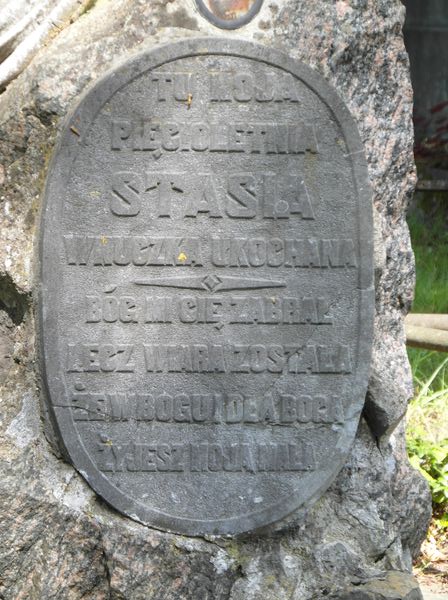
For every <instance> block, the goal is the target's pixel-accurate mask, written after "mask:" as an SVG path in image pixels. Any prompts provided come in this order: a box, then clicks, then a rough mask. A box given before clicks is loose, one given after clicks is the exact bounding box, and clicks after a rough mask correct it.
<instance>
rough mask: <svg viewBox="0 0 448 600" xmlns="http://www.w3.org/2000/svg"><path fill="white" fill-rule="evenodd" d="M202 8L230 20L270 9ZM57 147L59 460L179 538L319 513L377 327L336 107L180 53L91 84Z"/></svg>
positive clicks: (274, 60)
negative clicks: (308, 508)
mask: <svg viewBox="0 0 448 600" xmlns="http://www.w3.org/2000/svg"><path fill="white" fill-rule="evenodd" d="M205 4H206V5H207V7H208V10H209V11H212V10H213V11H214V12H215V16H216V15H217V14H218V12H219V10H221V9H222V11H224V12H223V13H222V15H224V16H222V15H221V17H220V18H221V21H224V22H226V23H232V22H233V21H236V22H237V21H238V19H239V17H240V16H241V15H242V14H245V15H249V14H250V15H252V16H253V15H254V14H255V12H254V10H255V8H257V6H258V7H259V5H260V4H261V2H260V1H259V0H255V1H253V2H252V1H250V0H249V2H240V1H239V0H238V2H234V1H233V0H225V1H224V0H223V1H222V2H221V1H220V0H213V2H212V1H211V0H210V1H208V0H207V1H206V2H205V3H202V5H203V7H205ZM230 5H232V6H233V8H232V9H231V8H230ZM256 5H257V6H256ZM226 7H227V8H226ZM218 9H219V10H218ZM228 11H230V12H228ZM232 11H236V13H235V14H233V12H232ZM239 11H242V12H239ZM220 14H221V13H220ZM232 15H233V16H232ZM235 15H236V16H235ZM219 26H222V22H221V25H219ZM73 127H75V128H76V130H77V131H79V134H80V135H78V136H73ZM58 147H59V151H58V154H57V155H56V156H55V157H54V159H53V161H52V166H51V168H50V172H49V177H48V182H47V188H46V206H45V208H44V210H43V212H42V215H43V217H42V218H43V237H42V242H41V263H42V282H41V290H42V292H41V319H40V321H41V323H42V347H43V354H42V361H43V363H44V364H45V377H46V383H47V386H46V387H47V388H48V390H49V407H50V410H51V411H52V416H53V417H54V420H55V423H56V424H57V431H58V435H59V433H60V439H61V444H62V445H63V446H64V454H65V455H68V456H69V457H70V460H71V462H72V464H73V465H74V466H75V468H77V469H78V470H79V471H80V472H81V473H82V475H83V476H84V477H85V478H86V479H87V481H88V483H89V484H90V485H91V486H92V487H93V488H94V489H95V490H96V491H97V492H98V493H99V494H100V495H101V496H102V497H103V498H104V499H105V500H106V501H107V502H108V503H109V504H111V505H112V506H114V507H115V508H116V509H118V510H119V511H121V512H122V513H124V514H125V515H128V516H130V517H131V518H134V519H137V520H139V521H141V522H143V523H146V524H149V525H150V526H155V527H158V528H161V529H167V530H169V531H173V532H179V533H182V534H186V535H221V534H222V535H233V534H237V533H241V532H246V531H249V530H251V529H256V528H259V527H265V526H266V525H268V524H270V523H273V522H275V521H279V520H281V519H283V518H284V517H286V516H287V515H289V514H291V513H293V512H294V511H296V510H297V509H298V508H299V507H301V506H303V505H306V504H307V503H310V502H312V501H314V499H315V498H318V497H319V496H320V495H321V494H322V493H323V492H324V491H325V489H326V488H327V487H328V485H329V484H330V483H331V481H333V480H334V477H335V475H336V473H337V470H338V469H339V468H340V466H341V464H343V461H344V457H345V456H346V455H347V453H348V451H349V448H350V445H351V443H352V441H353V438H354V435H355V431H356V426H357V419H358V418H359V415H360V414H361V410H362V407H363V402H364V398H365V390H366V382H367V377H368V372H369V369H368V367H369V365H368V359H369V350H370V344H371V329H372V307H373V294H372V263H371V241H372V236H371V200H370V196H369V194H368V178H367V173H366V168H365V163H364V158H363V148H362V145H361V142H360V140H359V136H358V134H357V132H356V127H355V125H354V123H353V120H352V119H351V117H350V115H349V113H348V112H347V110H346V109H345V107H344V106H343V104H342V102H341V100H339V98H338V97H337V95H336V93H335V91H334V90H332V89H331V88H330V87H329V86H328V85H327V84H326V83H325V82H324V81H323V80H322V79H321V78H320V76H319V75H317V74H313V73H311V72H310V71H309V70H308V69H307V67H305V66H304V65H301V64H299V63H296V62H294V61H293V60H291V59H290V58H289V57H287V56H284V55H282V54H279V53H278V52H276V51H275V50H273V49H264V48H262V47H258V46H254V45H252V44H247V43H244V42H241V41H236V40H235V39H232V38H229V39H227V40H225V41H219V40H214V39H210V40H190V41H188V42H180V43H178V44H174V45H171V46H166V47H164V48H163V49H161V50H158V51H154V52H147V53H143V54H142V55H139V56H136V57H134V58H133V59H131V62H130V63H128V64H125V65H124V66H120V67H117V68H116V69H115V71H114V72H113V73H112V74H110V75H108V76H107V77H106V79H104V80H102V81H101V82H99V83H98V84H96V86H94V87H93V89H92V91H90V92H89V93H88V94H87V95H86V96H85V97H84V99H83V100H81V102H80V104H79V106H78V108H76V109H75V111H74V113H73V114H72V116H71V117H70V120H69V122H68V123H67V125H66V126H65V128H64V129H63V132H62V140H61V143H60V144H59V146H58Z"/></svg>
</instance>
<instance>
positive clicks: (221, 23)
mask: <svg viewBox="0 0 448 600" xmlns="http://www.w3.org/2000/svg"><path fill="white" fill-rule="evenodd" d="M263 1H264V0H196V6H197V7H198V10H199V12H200V13H201V15H202V16H203V17H205V18H206V19H207V20H208V21H210V22H211V23H212V24H213V25H216V27H220V28H221V29H238V28H239V27H243V25H247V23H249V22H250V21H252V19H253V18H254V17H255V16H256V15H257V13H258V12H259V11H260V8H261V6H262V4H263Z"/></svg>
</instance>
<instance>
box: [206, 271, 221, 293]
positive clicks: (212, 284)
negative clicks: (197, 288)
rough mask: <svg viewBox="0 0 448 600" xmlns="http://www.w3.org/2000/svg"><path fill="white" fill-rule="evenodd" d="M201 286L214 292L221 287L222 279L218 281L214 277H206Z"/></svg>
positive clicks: (217, 278)
mask: <svg viewBox="0 0 448 600" xmlns="http://www.w3.org/2000/svg"><path fill="white" fill-rule="evenodd" d="M202 285H203V286H204V287H205V289H206V290H209V291H210V292H215V291H216V290H217V289H218V288H220V287H221V285H222V279H220V278H219V277H217V276H216V275H207V277H204V279H203V280H202Z"/></svg>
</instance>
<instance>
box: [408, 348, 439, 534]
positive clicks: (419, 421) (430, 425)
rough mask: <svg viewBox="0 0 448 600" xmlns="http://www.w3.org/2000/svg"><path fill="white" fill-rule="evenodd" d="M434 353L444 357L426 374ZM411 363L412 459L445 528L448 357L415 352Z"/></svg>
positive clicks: (409, 434) (409, 417) (409, 426)
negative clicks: (412, 372)
mask: <svg viewBox="0 0 448 600" xmlns="http://www.w3.org/2000/svg"><path fill="white" fill-rule="evenodd" d="M434 355H436V357H437V356H439V357H440V356H442V357H444V359H443V360H442V362H440V361H439V365H438V366H437V367H436V369H435V370H434V371H433V372H432V373H431V375H430V376H429V377H426V369H427V366H426V363H429V364H433V363H434V360H435V357H434ZM411 360H412V358H411ZM412 363H413V370H414V383H415V387H416V392H417V394H416V396H415V398H414V400H413V401H412V403H411V405H410V407H409V411H408V428H407V446H408V453H409V459H410V462H411V464H412V465H413V466H414V467H415V468H416V469H418V470H419V471H420V472H421V473H422V475H423V476H424V477H425V479H426V480H427V481H428V483H429V486H430V488H431V493H432V500H433V504H434V505H439V509H440V510H439V511H438V512H439V513H440V514H441V517H440V518H439V519H438V521H439V525H442V526H443V527H444V528H445V527H448V419H447V414H446V411H447V406H448V357H446V356H445V355H440V354H436V353H434V352H427V353H426V355H424V354H422V353H421V352H420V354H417V355H414V360H413V361H412ZM425 377H426V378H425Z"/></svg>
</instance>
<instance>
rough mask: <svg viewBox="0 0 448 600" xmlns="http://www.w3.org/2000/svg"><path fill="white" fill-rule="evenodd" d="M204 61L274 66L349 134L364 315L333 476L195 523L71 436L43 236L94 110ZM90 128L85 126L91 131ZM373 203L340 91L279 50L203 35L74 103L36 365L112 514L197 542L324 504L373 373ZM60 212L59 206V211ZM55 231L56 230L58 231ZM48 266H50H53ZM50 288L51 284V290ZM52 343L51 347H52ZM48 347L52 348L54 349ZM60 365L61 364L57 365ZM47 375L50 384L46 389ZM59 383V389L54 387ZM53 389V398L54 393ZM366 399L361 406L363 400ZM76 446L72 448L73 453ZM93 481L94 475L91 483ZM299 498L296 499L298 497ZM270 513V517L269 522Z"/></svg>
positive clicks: (45, 211)
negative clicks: (228, 59)
mask: <svg viewBox="0 0 448 600" xmlns="http://www.w3.org/2000/svg"><path fill="white" fill-rule="evenodd" d="M204 55H205V56H207V55H224V56H235V57H240V58H246V59H250V60H256V61H259V62H263V63H265V64H267V65H270V66H272V67H275V68H280V69H283V70H284V71H286V72H289V73H291V74H292V75H293V76H294V77H296V78H298V79H300V80H301V81H303V83H304V84H305V85H306V86H307V87H309V88H310V89H311V90H312V91H313V92H314V93H315V94H317V95H318V96H319V98H320V99H321V101H322V102H323V103H324V104H325V105H326V106H327V107H328V109H329V110H330V111H331V112H332V113H333V115H334V116H335V119H336V121H337V122H338V124H339V127H340V129H341V132H342V133H343V135H344V138H345V142H346V144H347V148H348V150H349V153H350V155H351V156H352V160H351V168H352V173H353V181H354V184H355V187H356V190H357V204H356V206H357V211H358V215H357V219H356V222H357V224H358V228H357V231H356V233H355V235H356V234H357V235H358V238H359V239H358V243H359V253H358V255H357V256H358V257H359V260H360V265H359V269H358V298H359V310H358V313H357V317H358V319H359V322H360V323H362V328H361V326H359V334H360V335H359V336H358V337H357V339H356V344H357V348H358V352H357V355H356V357H355V358H356V363H357V367H356V372H355V375H354V378H353V386H352V387H353V388H356V391H353V392H352V394H351V397H352V398H353V399H355V398H356V397H359V398H360V400H359V402H358V403H356V402H354V401H353V402H352V403H351V406H358V405H359V411H357V412H356V414H353V415H351V416H350V417H347V419H346V420H345V422H344V430H343V432H342V433H341V437H340V441H342V440H343V441H344V444H343V449H342V451H341V456H340V460H339V462H338V463H336V464H335V466H334V468H333V469H332V470H331V474H330V476H329V477H327V478H326V479H325V481H324V482H323V483H322V484H321V485H320V486H319V488H317V489H316V490H315V491H314V493H313V495H312V496H310V497H308V499H307V500H305V501H304V502H301V503H297V501H296V502H294V501H293V500H291V499H290V498H289V499H287V500H284V501H283V502H281V503H279V504H276V505H274V507H268V508H265V509H261V510H259V511H257V512H252V513H250V514H249V515H248V514H245V515H243V516H235V517H231V518H224V519H216V520H200V519H190V518H180V517H173V516H170V515H168V514H165V513H161V512H160V511H158V510H156V509H151V508H149V507H147V506H144V505H142V504H140V503H138V502H137V501H135V500H133V499H132V498H129V497H127V496H126V495H125V494H124V493H123V492H122V491H120V490H118V489H117V488H116V487H115V486H114V485H113V483H112V482H111V481H110V480H109V479H108V477H106V476H105V475H104V474H103V473H101V472H100V471H99V470H98V469H97V468H96V467H95V465H94V464H93V462H92V460H91V458H90V456H89V455H88V453H87V451H86V450H85V448H84V446H83V444H82V441H81V439H80V437H79V434H78V433H77V432H76V434H75V435H73V427H72V425H73V419H72V417H71V415H68V410H67V409H68V405H65V406H64V405H63V404H58V405H55V404H54V403H53V401H52V398H53V397H54V394H55V392H56V389H55V388H56V387H57V388H58V390H57V391H58V397H63V396H65V395H66V389H65V382H63V381H61V379H62V378H61V377H60V376H59V375H58V374H59V373H60V371H59V369H58V368H56V366H55V364H54V362H53V360H52V359H56V358H58V357H57V352H55V351H54V349H53V351H51V344H50V341H51V340H55V339H57V338H58V335H57V320H56V318H55V315H54V313H52V311H51V309H50V306H49V303H48V301H46V303H44V301H45V300H46V297H47V296H49V297H50V299H51V298H52V297H54V296H53V294H54V292H53V293H52V292H51V291H50V288H52V289H54V288H55V287H56V288H57V287H58V286H57V283H55V281H54V275H53V279H52V277H51V275H50V276H49V277H47V270H49V271H53V272H54V265H53V264H51V265H50V263H49V262H48V261H46V260H45V255H46V253H47V252H48V251H49V250H50V251H51V248H52V247H53V246H54V245H55V241H54V237H55V236H53V238H52V237H51V236H49V235H46V233H47V232H50V231H54V227H55V226H56V227H57V224H58V219H57V218H56V217H57V214H58V211H53V213H51V211H50V207H52V206H54V203H55V196H56V195H57V190H58V189H60V185H61V184H63V182H64V178H65V177H66V176H67V172H69V171H70V169H67V166H66V165H65V168H64V169H62V170H61V168H59V171H58V170H57V169H58V164H60V163H61V162H62V164H64V161H67V160H68V161H73V160H74V157H75V156H76V154H77V151H78V146H79V144H80V143H81V142H82V140H83V130H82V129H81V130H80V131H78V134H79V135H74V134H73V128H79V123H80V122H81V123H82V122H83V119H85V121H86V122H88V124H89V126H90V124H91V122H92V121H93V120H94V119H95V117H96V114H97V112H99V110H100V109H101V107H102V106H103V105H104V103H106V102H107V101H108V100H109V99H110V97H111V96H112V95H113V94H114V93H116V92H117V91H119V90H120V89H121V88H122V87H124V86H125V85H127V84H129V83H130V82H131V81H132V80H133V79H135V78H136V77H138V76H140V75H142V74H143V73H145V72H146V71H149V70H151V69H155V68H158V67H160V66H162V65H164V64H166V63H169V62H173V61H175V60H179V59H183V58H191V57H195V56H204ZM87 130H88V127H86V131H87ZM372 200H373V197H372V192H371V187H370V183H369V177H368V170H367V162H366V158H365V148H364V146H363V144H362V141H361V138H360V134H359V131H358V128H357V126H356V123H355V120H354V118H353V116H352V115H351V113H350V112H349V110H348V108H347V107H346V105H345V103H344V102H343V101H342V99H341V98H340V96H339V95H338V93H337V92H336V90H335V89H334V88H333V87H332V86H331V85H330V84H329V83H328V82H327V81H326V80H325V79H324V77H323V76H322V75H321V74H319V73H318V72H316V71H314V70H312V69H311V68H310V67H308V66H307V65H306V64H304V63H302V62H300V61H299V60H298V59H295V58H292V57H290V56H288V55H287V54H285V53H284V52H282V51H279V50H277V49H272V48H269V47H265V46H261V45H259V44H256V43H254V42H250V41H246V40H241V39H235V38H233V39H225V38H215V37H213V38H210V37H200V38H194V39H184V40H181V41H177V42H173V43H169V44H166V45H161V46H157V47H153V48H150V49H147V50H144V51H142V52H140V53H139V54H137V55H133V56H131V57H129V56H128V57H125V58H123V59H122V60H120V61H119V62H118V63H116V65H115V66H113V67H112V68H111V69H109V70H108V71H107V72H105V74H104V75H103V76H102V77H100V78H99V79H98V80H97V81H95V82H94V83H93V84H91V85H89V86H88V87H87V89H86V90H85V91H84V92H83V93H82V94H81V95H80V97H79V99H78V100H77V101H75V105H74V107H73V108H72V110H70V111H68V112H67V115H66V116H65V118H64V119H63V120H62V124H61V128H60V134H59V139H58V141H57V143H56V145H55V147H54V150H53V154H52V158H51V161H50V164H49V167H48V170H47V175H46V184H45V189H44V192H43V205H42V211H41V222H40V236H39V252H38V254H39V256H38V261H39V263H40V264H39V265H38V269H36V273H37V274H38V276H39V281H38V285H37V296H38V311H37V315H36V316H37V321H38V336H39V350H40V351H39V359H38V362H39V363H40V372H41V376H40V378H41V380H42V383H43V391H44V395H45V396H46V400H47V402H46V405H47V406H48V407H49V412H50V419H51V421H52V424H53V426H54V428H55V430H56V433H57V434H58V442H59V445H60V446H61V449H62V451H63V454H64V457H65V458H66V459H67V460H68V461H69V462H70V463H71V464H72V465H73V467H74V468H75V469H76V470H77V471H78V472H79V473H80V474H81V475H82V476H83V477H84V478H85V479H86V481H87V482H88V484H89V485H90V487H91V488H92V489H93V490H94V491H95V492H96V493H97V494H98V495H99V496H100V497H101V498H102V499H103V500H104V501H105V502H106V503H107V504H109V505H110V506H111V507H112V508H113V509H115V510H117V511H118V512H120V513H122V514H123V515H126V516H128V517H130V518H131V519H133V520H135V521H138V522H140V523H142V524H144V525H147V526H150V527H153V528H155V529H161V530H163V531H167V532H171V533H179V534H181V535H189V536H192V537H195V536H203V535H206V534H208V535H216V536H236V535H239V534H242V533H246V532H249V531H255V530H261V529H265V528H266V527H269V526H271V527H272V526H273V524H276V523H281V522H282V521H284V522H286V521H287V519H288V517H290V516H291V515H292V513H294V512H296V511H297V512H298V511H300V510H305V509H307V508H308V507H310V506H311V505H312V504H314V502H315V501H316V500H317V499H318V498H320V497H321V496H322V495H323V494H324V493H325V491H326V490H327V489H328V488H329V486H330V485H331V484H332V482H333V481H334V480H335V478H336V477H337V475H338V474H339V472H340V470H341V468H342V467H343V465H344V464H345V461H346V459H347V455H348V453H349V451H350V449H351V447H352V446H353V443H354V440H355V436H356V431H357V428H358V423H359V418H360V414H361V410H362V407H363V404H364V397H365V393H366V391H367V384H368V373H369V369H370V360H371V353H372V347H373V323H374V306H375V303H374V286H373V202H372ZM59 208H60V207H59ZM56 230H57V229H56ZM49 267H50V268H49ZM48 282H50V283H51V285H48ZM47 340H49V341H47ZM49 346H50V348H49ZM55 362H56V364H57V360H55ZM49 377H51V379H52V382H53V383H52V386H50V385H49ZM55 380H56V381H58V386H56V384H55V383H54V381H55ZM50 389H51V390H52V393H50ZM361 397H362V402H361ZM67 428H68V429H69V430H71V436H72V438H75V437H76V438H77V440H78V444H73V441H71V442H70V443H67V440H68V439H70V436H67V437H65V436H64V435H62V430H65V429H67ZM73 446H75V447H73ZM92 475H95V477H92ZM293 497H294V496H293ZM269 515H270V516H269Z"/></svg>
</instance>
